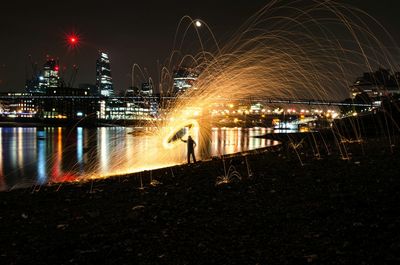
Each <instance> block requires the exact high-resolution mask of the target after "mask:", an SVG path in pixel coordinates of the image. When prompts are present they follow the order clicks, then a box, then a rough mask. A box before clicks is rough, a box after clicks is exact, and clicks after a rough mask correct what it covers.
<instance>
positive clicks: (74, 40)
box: [65, 33, 80, 48]
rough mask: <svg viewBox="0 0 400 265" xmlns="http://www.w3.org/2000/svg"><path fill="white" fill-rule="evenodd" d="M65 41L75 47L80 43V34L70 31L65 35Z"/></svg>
mask: <svg viewBox="0 0 400 265" xmlns="http://www.w3.org/2000/svg"><path fill="white" fill-rule="evenodd" d="M65 41H66V42H67V45H68V46H69V47H70V48H75V47H77V46H78V45H79V42H80V39H79V36H78V35H77V34H75V33H70V34H66V35H65Z"/></svg>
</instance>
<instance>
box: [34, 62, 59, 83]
mask: <svg viewBox="0 0 400 265" xmlns="http://www.w3.org/2000/svg"><path fill="white" fill-rule="evenodd" d="M59 71H60V66H59V62H58V60H55V59H48V60H47V61H46V63H45V64H44V66H43V73H42V75H40V76H39V89H40V90H41V91H46V89H47V88H55V87H59V86H60V76H59Z"/></svg>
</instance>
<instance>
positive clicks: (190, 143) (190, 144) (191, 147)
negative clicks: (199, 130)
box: [181, 135, 197, 164]
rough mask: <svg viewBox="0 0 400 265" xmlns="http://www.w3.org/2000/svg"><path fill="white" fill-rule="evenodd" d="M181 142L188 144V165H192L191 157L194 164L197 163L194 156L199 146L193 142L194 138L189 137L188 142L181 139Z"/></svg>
mask: <svg viewBox="0 0 400 265" xmlns="http://www.w3.org/2000/svg"><path fill="white" fill-rule="evenodd" d="M181 141H182V142H184V143H187V160H188V164H190V155H191V156H192V158H193V163H196V156H195V155H194V148H195V147H196V146H197V144H196V142H195V141H194V140H193V138H192V136H190V135H189V137H188V139H187V140H183V139H182V138H181Z"/></svg>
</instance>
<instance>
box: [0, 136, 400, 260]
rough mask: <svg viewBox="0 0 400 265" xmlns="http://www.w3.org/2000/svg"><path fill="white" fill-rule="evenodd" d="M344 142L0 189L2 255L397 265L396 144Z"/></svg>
mask: <svg viewBox="0 0 400 265" xmlns="http://www.w3.org/2000/svg"><path fill="white" fill-rule="evenodd" d="M345 147H346V152H347V154H348V155H349V157H348V159H342V158H343V157H342V156H341V152H339V150H335V149H334V148H332V150H331V152H328V153H329V154H328V153H326V154H325V153H324V152H322V150H321V152H320V156H319V157H316V156H315V154H314V153H313V152H312V151H310V152H303V151H301V150H296V151H298V152H295V150H294V149H293V148H290V147H289V148H288V147H287V146H286V145H282V146H279V147H277V148H274V149H271V150H268V151H265V152H259V153H255V154H248V155H245V156H235V157H231V158H224V160H221V159H217V158H215V159H212V160H210V161H206V162H200V163H198V164H194V165H181V166H175V167H170V168H166V169H159V170H153V171H145V172H140V173H135V174H132V175H130V176H119V177H113V178H108V179H103V180H94V181H89V182H86V183H78V184H59V185H50V186H42V187H39V186H37V187H33V188H31V189H23V190H13V191H10V192H1V193H0V226H1V228H0V229H1V230H0V232H1V234H2V236H1V237H0V244H1V246H2V247H1V248H0V262H1V264H28V263H29V264H49V263H51V264H87V263H95V262H102V263H104V261H106V262H108V263H111V262H112V263H116V264H132V263H135V264H282V263H285V264H288V263H289V264H305V263H316V264H321V263H322V264H338V263H341V264H362V263H365V264H378V263H379V264H387V263H396V262H398V261H399V260H400V255H399V254H398V253H399V250H400V240H399V239H398V237H397V234H398V232H399V231H400V223H399V222H398V221H397V220H399V210H400V206H399V204H398V201H399V200H400V193H399V192H398V190H400V179H399V178H398V177H397V176H398V175H399V173H400V169H399V168H398V167H397V166H396V163H395V162H394V161H398V159H399V158H400V154H399V151H398V149H397V146H395V147H393V148H390V146H389V145H388V140H387V139H385V138H377V139H369V140H368V143H367V144H364V143H348V144H346V146H345ZM391 151H392V152H391ZM224 168H225V170H224ZM229 168H231V170H229ZM227 172H230V173H231V174H226V173H227ZM224 175H229V177H230V178H229V177H228V181H226V179H224V178H223V176H224ZM151 180H152V181H151ZM141 183H142V185H141Z"/></svg>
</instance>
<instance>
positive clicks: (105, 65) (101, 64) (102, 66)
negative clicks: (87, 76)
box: [96, 52, 114, 97]
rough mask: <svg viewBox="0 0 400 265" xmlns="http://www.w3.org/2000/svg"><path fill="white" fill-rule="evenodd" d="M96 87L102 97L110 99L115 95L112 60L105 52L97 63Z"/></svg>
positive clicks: (101, 53)
mask: <svg viewBox="0 0 400 265" xmlns="http://www.w3.org/2000/svg"><path fill="white" fill-rule="evenodd" d="M96 86H97V89H98V91H99V94H100V95H102V96H105V97H110V96H112V95H113V94H114V89H113V83H112V77H111V67H110V60H109V58H108V54H106V53H104V52H100V57H99V58H98V59H97V62H96Z"/></svg>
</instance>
